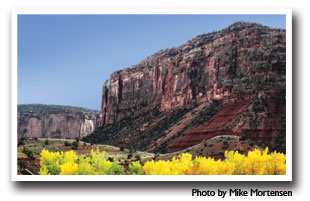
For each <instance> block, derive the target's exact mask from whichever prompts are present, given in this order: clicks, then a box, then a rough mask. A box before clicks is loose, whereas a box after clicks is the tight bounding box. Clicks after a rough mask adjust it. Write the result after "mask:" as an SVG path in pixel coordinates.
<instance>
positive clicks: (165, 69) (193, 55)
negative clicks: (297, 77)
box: [100, 23, 286, 126]
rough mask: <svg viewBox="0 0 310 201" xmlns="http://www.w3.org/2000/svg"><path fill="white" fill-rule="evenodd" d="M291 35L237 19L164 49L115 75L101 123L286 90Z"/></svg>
mask: <svg viewBox="0 0 310 201" xmlns="http://www.w3.org/2000/svg"><path fill="white" fill-rule="evenodd" d="M285 39H286V34H285V30H281V29H271V28H268V27H264V26H261V25H257V24H249V23H236V24H233V25H232V26H230V27H228V28H226V29H224V30H222V31H220V32H217V33H211V34H204V35H200V36H197V37H196V38H194V39H193V40H191V41H188V42H187V43H186V44H184V45H182V46H180V47H178V48H173V49H169V50H164V51H159V52H158V53H156V54H154V55H152V56H151V57H149V58H148V59H146V60H144V61H142V62H141V63H139V64H138V65H136V66H133V67H130V68H127V69H124V70H121V71H117V72H115V73H113V74H112V75H111V78H110V83H109V84H108V82H106V83H105V85H104V87H103V98H102V109H101V120H100V125H101V126H102V125H105V124H112V123H114V122H117V121H119V120H120V119H122V118H125V117H129V116H131V117H134V116H137V115H139V114H141V113H142V112H144V111H146V110H149V109H150V108H154V107H156V106H159V107H160V111H168V110H173V109H176V108H190V107H192V106H193V105H195V104H201V103H203V102H207V101H212V100H221V99H223V98H226V101H234V100H239V99H242V98H243V97H248V96H250V97H252V96H253V95H257V94H258V93H260V92H262V91H264V92H265V93H273V92H277V93H278V92H283V91H284V93H285V66H286V59H285V57H286V56H285V52H286V46H285V45H286V40H285ZM227 97H231V99H230V100H229V99H227Z"/></svg>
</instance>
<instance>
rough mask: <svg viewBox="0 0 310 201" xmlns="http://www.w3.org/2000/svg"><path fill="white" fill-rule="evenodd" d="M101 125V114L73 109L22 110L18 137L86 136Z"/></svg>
mask: <svg viewBox="0 0 310 201" xmlns="http://www.w3.org/2000/svg"><path fill="white" fill-rule="evenodd" d="M98 125H99V114H87V113H83V112H77V111H72V110H57V111H53V110H52V111H39V112H21V113H19V114H18V137H19V138H20V137H26V138H35V137H38V138H63V139H64V138H70V139H76V138H81V137H85V136H87V135H88V134H90V133H92V132H93V131H94V130H95V128H96V127H98Z"/></svg>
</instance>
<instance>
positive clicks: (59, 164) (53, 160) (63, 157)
mask: <svg viewBox="0 0 310 201" xmlns="http://www.w3.org/2000/svg"><path fill="white" fill-rule="evenodd" d="M40 159H41V160H40V165H41V168H40V174H41V175H119V174H131V175H139V174H140V175H141V174H146V175H284V174H286V156H285V155H284V154H283V153H277V152H274V153H271V154H269V153H268V148H266V149H265V150H264V151H260V150H257V149H255V150H254V151H249V152H248V155H247V156H245V155H242V154H240V153H239V152H238V151H226V152H225V159H224V160H215V159H214V158H210V157H209V158H206V157H196V158H195V159H194V160H193V159H192V155H191V154H189V153H183V154H182V155H181V156H178V157H173V158H172V160H169V161H164V160H159V161H154V160H151V161H146V162H145V163H144V165H141V163H140V161H135V162H132V163H131V164H129V166H128V170H127V171H126V172H125V168H124V167H123V166H121V165H119V164H117V163H116V162H110V161H108V160H106V159H105V154H104V152H99V149H97V150H96V151H93V150H91V154H90V156H88V157H82V156H80V157H77V156H76V153H75V152H74V151H69V152H66V153H63V152H60V153H59V152H49V151H47V150H42V152H41V158H40Z"/></svg>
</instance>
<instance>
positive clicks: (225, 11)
mask: <svg viewBox="0 0 310 201" xmlns="http://www.w3.org/2000/svg"><path fill="white" fill-rule="evenodd" d="M19 14H283V15H286V163H287V164H286V175H17V157H16V156H17V15H19ZM11 19H12V24H11V28H12V30H11V34H12V35H11V36H12V38H11V40H12V41H11V44H12V47H11V51H12V52H11V59H12V61H11V65H12V66H11V76H12V77H11V80H12V83H11V86H12V97H11V117H12V119H11V132H12V133H11V180H12V181H292V115H293V114H292V9H287V8H285V9H203V8H189V9H177V8H175V9H174V8H158V9H156V8H152V9H150V8H104V9H14V10H12V18H11Z"/></svg>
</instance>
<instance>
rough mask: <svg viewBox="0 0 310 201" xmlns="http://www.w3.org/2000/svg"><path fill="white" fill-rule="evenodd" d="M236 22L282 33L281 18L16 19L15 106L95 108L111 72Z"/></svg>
mask: <svg viewBox="0 0 310 201" xmlns="http://www.w3.org/2000/svg"><path fill="white" fill-rule="evenodd" d="M236 21H249V22H257V23H261V24H263V25H267V26H271V27H274V28H284V29H285V15H19V16H18V104H29V103H43V104H58V105H71V106H79V107H86V108H90V109H98V110H99V109H100V105H101V96H102V94H101V93H102V85H103V83H104V81H105V80H106V79H109V77H110V74H111V73H113V72H114V71H116V70H120V69H124V68H126V67H130V66H132V65H135V64H137V63H139V62H140V61H142V60H143V59H145V58H146V57H148V56H150V55H152V54H154V53H155V52H157V51H159V50H161V49H165V48H171V47H177V46H179V45H182V44H183V43H185V42H186V41H188V40H190V39H192V38H194V37H195V36H197V35H199V34H202V33H208V32H212V31H216V30H220V29H222V28H225V27H227V26H229V25H230V24H232V23H234V22H236Z"/></svg>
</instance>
